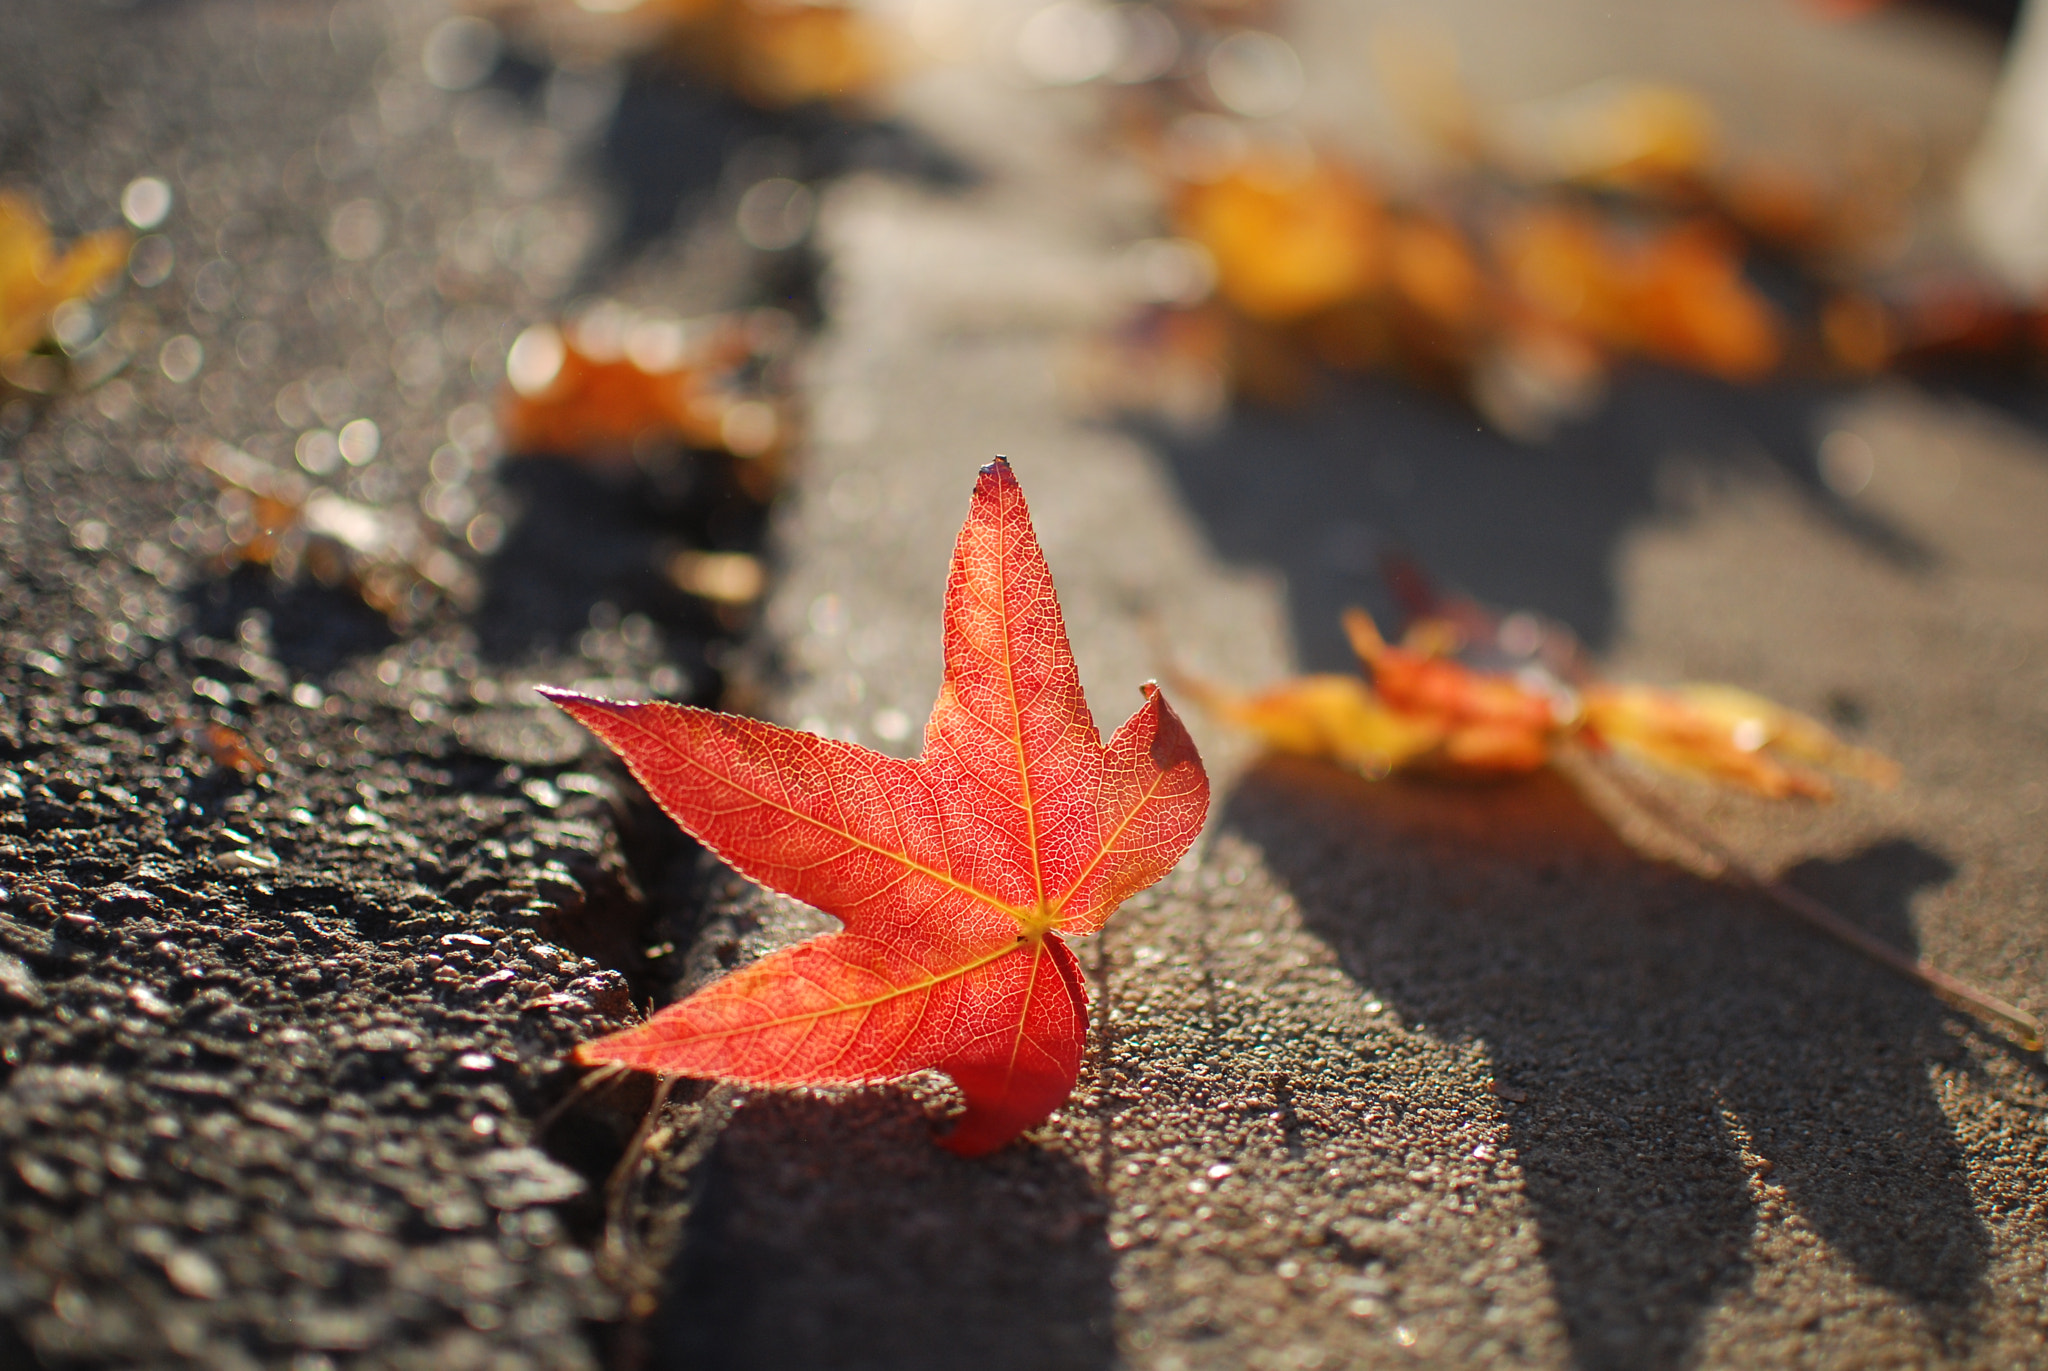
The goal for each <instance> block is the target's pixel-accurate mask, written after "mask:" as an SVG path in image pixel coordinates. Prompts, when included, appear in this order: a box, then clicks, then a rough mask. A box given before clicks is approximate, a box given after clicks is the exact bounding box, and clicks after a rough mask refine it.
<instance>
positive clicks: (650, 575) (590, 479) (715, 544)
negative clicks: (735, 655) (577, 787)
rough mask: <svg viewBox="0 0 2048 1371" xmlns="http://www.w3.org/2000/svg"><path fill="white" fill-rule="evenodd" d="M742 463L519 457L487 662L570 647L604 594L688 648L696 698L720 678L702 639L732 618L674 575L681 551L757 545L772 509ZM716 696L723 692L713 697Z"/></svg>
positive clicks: (490, 570)
mask: <svg viewBox="0 0 2048 1371" xmlns="http://www.w3.org/2000/svg"><path fill="white" fill-rule="evenodd" d="M733 462H734V459H732V458H730V457H727V456H725V455H724V454H722V453H694V452H681V453H677V452H673V451H668V450H664V451H661V452H659V453H657V454H654V455H652V456H650V457H648V458H647V459H645V460H642V461H637V462H636V461H626V460H612V461H594V460H593V461H575V460H571V459H568V458H557V457H519V458H514V459H511V460H509V461H507V462H506V463H505V464H504V465H503V467H502V468H501V469H500V472H499V480H500V482H501V483H502V484H503V486H504V487H505V488H506V490H508V491H509V492H510V493H511V494H512V495H513V497H514V499H515V500H516V501H517V502H518V506H519V512H518V514H517V516H516V517H515V519H514V520H513V522H512V525H511V527H510V529H509V530H508V531H507V533H506V536H505V540H504V542H503V543H502V544H501V545H500V546H499V547H498V549H497V551H496V552H495V553H493V554H492V556H491V557H490V559H489V560H488V562H487V563H486V564H485V566H484V569H483V571H484V598H483V603H482V605H481V606H480V608H479V609H478V611H477V613H476V615H475V618H474V623H475V626H476V630H477V636H478V640H479V643H480V645H481V647H482V649H483V652H484V655H485V657H486V658H487V659H489V660H492V661H501V662H509V661H521V660H530V659H531V658H532V657H534V656H536V655H540V654H545V653H550V652H561V651H565V650H573V647H574V643H575V640H576V637H577V635H579V634H581V633H582V632H583V631H584V630H585V629H587V628H588V627H589V626H590V611H591V609H592V607H593V606H594V605H596V604H598V603H599V602H600V601H603V602H608V603H610V604H611V605H613V606H614V607H615V608H616V609H617V610H618V612H619V613H620V614H634V613H638V614H645V615H646V616H647V617H648V618H649V619H651V620H653V621H654V623H656V624H657V625H659V626H661V628H662V629H663V630H664V631H665V632H666V633H667V635H668V637H669V639H670V642H671V647H672V648H673V649H674V651H676V652H681V653H686V654H687V656H686V657H681V658H678V660H677V662H676V664H677V665H678V666H679V667H680V668H681V669H682V670H683V671H684V673H685V675H686V677H687V678H688V681H689V683H690V686H689V689H688V693H689V694H690V695H691V696H692V697H693V698H699V697H706V695H705V691H706V688H707V687H708V685H709V683H710V680H711V675H710V667H709V664H708V662H707V661H706V660H705V653H704V647H705V645H706V644H707V643H708V642H709V641H711V640H713V639H716V638H719V637H723V636H726V635H727V634H729V633H730V632H731V631H732V625H729V624H724V623H722V622H721V621H720V620H719V619H718V617H717V615H716V613H715V612H714V610H713V609H712V608H711V607H710V606H709V605H707V604H706V603H705V602H703V601H701V600H698V599H696V598H694V597H692V596H690V595H687V594H685V593H684V592H683V591H681V590H679V589H677V588H676V586H675V585H674V583H673V582H672V581H671V580H670V579H669V578H668V576H667V574H666V570H665V568H666V566H667V563H668V560H669V558H670V557H672V556H674V554H675V553H677V552H679V551H681V550H683V549H684V548H686V547H687V548H708V549H712V550H717V551H751V550H753V549H754V548H756V547H758V546H759V545H760V542H761V536H762V533H763V531H764V529H765V527H766V520H767V512H768V511H767V507H766V506H765V505H763V504H762V503H761V502H760V501H758V500H756V499H754V498H752V497H751V496H749V495H748V494H747V493H746V492H745V491H744V490H742V489H741V488H740V486H739V484H738V482H737V481H736V480H735V478H734V472H733ZM707 698H715V692H714V693H713V695H712V696H711V697H707Z"/></svg>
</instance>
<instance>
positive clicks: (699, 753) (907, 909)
mask: <svg viewBox="0 0 2048 1371" xmlns="http://www.w3.org/2000/svg"><path fill="white" fill-rule="evenodd" d="M945 658H946V663H945V665H946V675H945V682H944V684H943V685H942V686H941V687H940V690H939V698H938V703H937V704H936V705H934V706H933V708H932V715H931V719H930V721H929V722H928V723H927V724H926V726H925V746H924V754H923V755H922V756H921V757H919V758H918V759H917V760H915V761H903V760H900V759H898V758H894V757H888V756H884V755H882V754H881V753H878V752H870V751H868V750H867V749H866V748H862V747H857V746H855V745H853V744H851V743H843V742H836V741H834V740H832V739H829V738H821V737H818V736H817V735H815V734H811V733H799V732H795V731H793V730H791V729H786V728H778V727H776V726H775V725H773V724H766V723H762V722H760V721H758V720H755V719H747V718H741V717H738V716H735V715H730V714H719V713H715V712H713V711H711V710H705V709H691V708H687V707H685V706H681V705H672V704H664V703H650V704H619V703H615V702H612V701H609V700H599V699H593V698H591V697H589V696H583V695H575V694H571V693H568V692H565V691H547V692H545V693H546V694H547V695H548V697H549V698H550V699H552V700H554V701H555V702H556V703H557V704H559V705H561V706H562V707H563V708H564V709H566V710H568V711H569V713H570V714H572V715H574V716H575V717H576V718H577V719H578V720H580V721H581V722H582V723H584V724H585V725H587V726H588V727H589V728H590V729H591V730H592V731H594V732H595V733H596V734H597V735H598V736H599V737H601V738H603V739H604V740H605V742H606V743H608V744H609V745H610V746H611V747H612V749H613V750H614V751H616V752H617V753H618V754H619V755H620V756H621V757H623V758H624V759H625V761H626V765H627V766H628V767H629V768H630V769H631V770H632V772H633V774H634V775H635V776H636V777H638V778H639V780H640V782H641V784H642V785H644V786H646V787H647V790H648V793H649V794H651V795H653V796H654V798H655V800H656V801H657V802H659V803H660V805H661V806H662V808H663V809H665V810H667V811H668V813H669V815H670V816H671V817H672V818H674V819H675V821H676V822H677V823H679V824H681V825H682V826H683V827H684V828H685V829H687V830H689V832H690V833H692V834H693V835H695V836H696V837H697V838H698V839H699V840H701V841H702V842H703V843H704V844H705V845H706V846H707V847H709V848H711V850H712V851H714V852H716V853H717V854H718V855H719V856H721V857H723V858H724V859H725V860H726V861H727V862H729V863H730V864H731V865H732V866H733V867H735V868H736V869H738V870H739V871H740V872H741V873H743V874H745V875H747V876H750V877H752V878H753V879H754V880H757V881H759V882H761V883H762V884H763V885H766V886H769V887H772V888H773V889H776V890H780V891H782V892H784V893H785V894H788V895H793V896H795V897H796V898H797V899H800V900H803V901H805V902H806V903H808V904H812V905H815V906H817V907H818V908H819V909H822V910H824V911H825V912H826V913H828V914H831V915H834V916H835V917H837V918H838V919H840V920H841V921H842V922H843V923H844V924H845V928H844V929H843V930H842V931H840V932H837V933H831V934H827V935H825V936H823V937H819V938H813V939H812V940H810V941H809V942H806V943H801V944H799V945H797V946H795V947H791V948H787V949H784V950H783V951H780V952H776V953H773V954H771V955H769V956H767V957H764V958H762V959H761V960H760V961H758V962H755V963H754V964H752V965H751V966H747V967H744V968H742V969H741V970H739V971H736V972H734V973H733V974H731V975H729V976H726V977H724V978H723V979H721V980H718V981H715V982H713V983H712V984H710V985H708V986H705V987H704V988H703V989H701V990H699V991H698V992H697V993H696V994H694V995H691V996H689V997H688V998H687V999H684V1000H682V1001H681V1002H679V1003H677V1004H673V1005H670V1006H669V1007H668V1008H667V1009H664V1010H663V1011H662V1012H661V1013H659V1014H657V1015H655V1016H654V1017H653V1018H652V1019H649V1020H648V1021H647V1022H646V1023H644V1024H641V1025H639V1026H638V1027H636V1028H631V1029H627V1030H626V1031H624V1032H621V1033H614V1034H612V1035H610V1036H609V1037H605V1038H600V1039H598V1040H597V1041H595V1042H589V1043H585V1044H583V1045H582V1046H581V1047H579V1048H578V1049H577V1050H576V1060H577V1061H579V1062H581V1063H583V1064H585V1065H597V1064H601V1063H619V1064H622V1065H625V1066H629V1067H633V1068H636V1069H639V1070H643V1071H653V1072H659V1073H664V1074H674V1075H686V1076H705V1077H718V1078H721V1079H724V1080H729V1081H737V1082H742V1083H745V1084H749V1085H767V1086H788V1085H822V1084H854V1083H862V1082H873V1081H885V1080H890V1079H894V1078H897V1077H901V1076H904V1075H906V1074H908V1073H910V1072H913V1071H918V1070H923V1069H926V1068H934V1067H935V1068H937V1069H939V1070H941V1071H944V1072H945V1073H946V1074H947V1075H949V1076H951V1077H952V1078H953V1081H954V1082H955V1084H957V1085H958V1086H959V1087H960V1090H961V1092H962V1093H963V1094H964V1095H965V1096H966V1099H967V1110H966V1113H965V1114H963V1115H962V1116H961V1117H960V1118H959V1120H958V1121H957V1123H956V1125H955V1127H954V1128H953V1129H952V1131H951V1132H950V1133H948V1134H946V1135H945V1137H944V1138H943V1139H942V1140H941V1141H942V1143H943V1145H945V1146H946V1147H948V1148H951V1149H952V1150H953V1151H955V1152H957V1153H960V1154H961V1155H963V1156H975V1155H978V1154H980V1153H983V1152H989V1151H993V1150H994V1149H996V1148H998V1147H1001V1146H1002V1145H1003V1144H1004V1143H1006V1142H1008V1141H1009V1140H1010V1139H1012V1138H1014V1137H1015V1136H1016V1135H1017V1134H1018V1133H1019V1132H1021V1131H1022V1130H1024V1129H1026V1128H1029V1127H1031V1126H1032V1125H1033V1124H1036V1123H1038V1122H1040V1121H1041V1120H1043V1119H1044V1118H1046V1116H1047V1115H1049V1114H1051V1113H1052V1111H1053V1110H1054V1109H1056V1108H1058V1107H1059V1105H1060V1104H1061V1103H1063V1102H1064V1101H1065V1100H1066V1098H1067V1096H1068V1095H1069V1094H1071V1093H1072V1091H1073V1088H1074V1080H1075V1077H1076V1075H1077V1073H1078V1072H1079V1069H1080V1062H1081V1049H1082V1045H1083V1042H1084V1040H1085V1038H1086V1036H1087V1026H1088V1014H1087V1005H1088V994H1087V990H1086V988H1085V986H1084V984H1083V981H1082V977H1081V971H1080V967H1079V965H1078V963H1076V961H1075V960H1074V954H1073V953H1072V952H1071V951H1070V950H1069V949H1068V947H1067V944H1066V941H1065V936H1064V935H1076V934H1088V933H1093V932H1095V931H1096V930H1098V929H1100V928H1101V927H1102V925H1103V924H1104V922H1105V921H1107V920H1108V918H1109V916H1110V915H1111V914H1112V913H1114V912H1115V910H1116V908H1117V906H1118V905H1120V904H1122V903H1123V901H1124V900H1125V899H1127V898H1129V897H1130V896H1131V895H1132V894H1134V893H1136V892H1137V891H1139V890H1142V889H1143V888H1144V887H1146V886H1148V885H1150V884H1152V883H1153V882H1154V881H1156V880H1158V879H1159V878H1160V877H1161V876H1163V875H1165V874H1166V872H1167V870H1168V869H1169V868H1170V867H1172V866H1173V864H1174V863H1175V862H1176V861H1178V860H1179V859H1180V856H1181V854H1182V853H1184V852H1186V851H1187V849H1188V846H1189V844H1191V843H1192V842H1193V841H1194V839H1195V834H1196V833H1197V832H1199V831H1200V829H1201V827H1202V820H1203V817H1204V815H1205V814H1206V813H1207V810H1208V805H1209V780H1208V776H1207V775H1206V774H1205V773H1204V772H1203V770H1202V760H1201V758H1200V757H1199V756H1198V755H1196V752H1195V746H1194V743H1193V741H1192V740H1191V739H1190V738H1189V737H1188V735H1187V731H1186V729H1184V728H1183V727H1182V726H1181V722H1180V720H1179V718H1177V717H1176V716H1175V714H1174V712H1173V710H1172V709H1171V708H1170V707H1169V706H1168V705H1167V703H1166V699H1165V697H1164V696H1163V695H1161V694H1160V692H1159V689H1158V687H1157V686H1155V685H1150V684H1148V685H1146V686H1145V687H1144V695H1145V703H1144V705H1143V706H1142V707H1141V708H1140V709H1139V710H1138V712H1137V713H1136V714H1133V715H1132V716H1131V717H1130V718H1129V719H1128V720H1126V721H1125V722H1124V725H1123V727H1121V728H1119V729H1118V730H1117V731H1116V734H1115V736H1113V737H1112V738H1111V739H1110V740H1109V744H1108V746H1106V747H1105V746H1104V745H1103V742H1102V737H1101V734H1100V733H1098V732H1097V731H1096V728H1095V721H1094V720H1093V719H1092V718H1091V717H1090V716H1089V713H1088V706H1087V703H1086V702H1085V701H1084V700H1083V698H1082V695H1081V683H1080V679H1079V677H1078V676H1077V675H1076V673H1075V669H1074V658H1073V653H1072V651H1071V649H1070V648H1069V647H1068V645H1067V631H1066V624H1065V622H1064V621H1063V620H1062V619H1061V617H1060V608H1059V600H1058V598H1057V597H1056V596H1055V595H1054V593H1053V586H1052V577H1051V574H1050V572H1048V571H1047V569H1046V565H1045V557H1044V554H1043V553H1041V552H1040V550H1039V546H1038V539H1037V536H1036V535H1035V534H1034V533H1033V532H1032V529H1031V517H1030V514H1029V512H1028V511H1027V510H1026V509H1025V507H1024V495H1023V492H1022V491H1021V490H1019V489H1018V487H1017V481H1016V478H1015V477H1014V476H1012V475H1011V473H1010V467H1009V463H1008V462H1006V461H1004V460H1002V459H1001V458H998V459H997V460H996V461H995V462H993V463H991V464H990V465H988V466H986V467H983V468H982V470H981V478H980V480H979V481H978V482H977V483H976V485H975V488H974V500H973V503H972V506H971V507H970V508H969V510H968V514H967V523H966V526H965V527H964V528H962V529H961V531H960V539H959V542H958V544H957V545H956V546H955V547H954V550H953V566H952V573H951V576H950V578H949V579H948V581H947V586H946V619H945Z"/></svg>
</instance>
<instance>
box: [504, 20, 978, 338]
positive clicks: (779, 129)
mask: <svg viewBox="0 0 2048 1371" xmlns="http://www.w3.org/2000/svg"><path fill="white" fill-rule="evenodd" d="M549 71H550V69H549V68H548V67H546V66H545V65H541V64H537V63H536V62H534V61H532V60H529V59H528V58H526V57H523V56H521V55H518V54H509V55H507V56H506V57H505V58H504V59H503V60H502V61H500V62H499V64H498V67H497V69H496V70H495V71H494V72H493V73H492V75H491V84H492V85H493V86H494V87H496V88H497V89H499V90H502V91H504V92H506V93H507V94H510V95H512V96H514V97H515V98H517V99H519V100H521V101H522V102H526V103H528V104H531V105H545V103H546V101H547V85H548V77H549ZM591 169H592V170H593V171H594V172H595V173H596V175H597V178H598V180H599V183H600V184H601V185H602V186H603V188H604V190H605V193H606V194H607V195H609V196H610V198H611V199H612V202H613V205H614V208H615V211H616V218H615V220H614V224H613V235H612V241H611V244H610V248H609V251H608V252H606V253H604V254H600V255H599V256H598V257H597V258H596V259H595V260H593V261H591V262H590V263H589V264H588V265H587V266H586V268H585V275H586V278H587V279H588V280H592V281H595V280H602V279H604V278H606V277H607V276H609V275H611V274H613V273H614V271H615V269H616V268H617V266H618V264H619V262H620V261H621V260H623V259H626V258H630V257H632V256H633V255H634V254H635V253H637V252H639V251H640V250H641V249H643V248H646V247H648V246H649V245H650V244H653V243H655V242H657V241H660V240H662V239H665V238H666V237H668V235H669V234H670V233H671V232H672V231H673V230H675V229H676V228H677V227H678V226H680V225H687V224H689V223H690V222H691V220H693V219H694V218H695V217H696V216H698V215H699V214H701V213H703V212H704V211H705V210H706V209H708V208H709V207H710V206H711V205H712V204H713V202H714V201H716V200H717V199H718V198H720V197H721V196H722V195H723V196H731V197H737V195H738V194H739V193H740V192H741V191H744V190H745V189H746V188H747V187H748V186H749V185H752V184H753V183H754V182H756V181H758V180H761V179H763V178H766V177H770V176H786V177H788V178H790V179H792V180H795V181H803V182H815V181H822V180H830V179H832V178H834V177H839V176H845V175H848V174H850V173H853V172H860V171H872V172H883V173H887V174H889V175H892V176H896V177H900V178H904V179H908V180H913V181H916V182H919V183H921V184H923V185H927V186H931V187H935V188H941V189H960V188H963V187H966V186H970V185H972V184H974V181H975V179H976V177H975V175H974V173H973V171H972V170H971V169H969V168H968V167H967V166H966V165H965V164H963V163H962V162H961V161H960V160H959V159H958V158H956V157H954V156H953V155H952V154H951V153H949V152H947V151H946V150H945V149H943V148H941V147H940V146H939V145H938V144H936V143H934V142H933V141H932V140H931V139H930V138H929V137H928V136H927V135H926V134H924V133H923V132H922V131H921V130H919V129H917V128H914V127H913V126H911V125H909V124H906V123H903V122H901V121H899V120H895V119H888V118H877V117H869V116H864V115H860V114H856V113H852V112H850V111H849V110H846V109H841V108H837V107H835V106H833V105H830V104H826V103H822V102H817V103H811V104H804V105H799V106H796V107H794V108H791V109H763V108H761V107H759V106H756V105H752V104H749V103H747V102H746V101H745V100H742V99H740V98H739V97H738V96H736V95H734V94H732V93H731V92H730V91H727V90H725V89H722V88H721V87H720V86H719V85H717V84H716V83H715V82H713V81H711V80H709V79H707V78H704V77H702V76H699V75H696V74H694V73H692V72H690V71H689V70H688V69H686V68H684V67H682V66H680V65H678V64H677V63H676V62H674V61H672V60H668V59H664V58H662V57H660V56H653V57H648V58H645V59H642V60H641V61H639V62H638V63H636V64H634V66H633V67H632V68H631V69H630V70H629V71H628V72H627V74H626V80H625V83H624V85H623V87H622V88H621V89H620V90H619V93H618V98H617V101H616V103H614V104H613V106H612V108H611V111H610V114H609V116H608V117H607V118H606V120H605V122H604V125H603V128H602V131H601V133H600V135H599V137H598V141H597V147H596V156H595V158H594V159H593V162H592V167H591ZM792 255H793V254H789V253H770V254H766V256H768V257H770V258H786V257H789V256H792ZM765 265H766V266H767V267H768V268H769V270H770V273H771V274H773V272H774V271H775V270H777V269H778V268H781V269H786V268H787V266H788V263H787V262H779V263H778V262H769V263H766V264H765ZM771 284H772V283H771ZM771 293H772V292H771ZM798 312H799V313H800V314H801V313H802V311H801V310H799V311H798Z"/></svg>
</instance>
